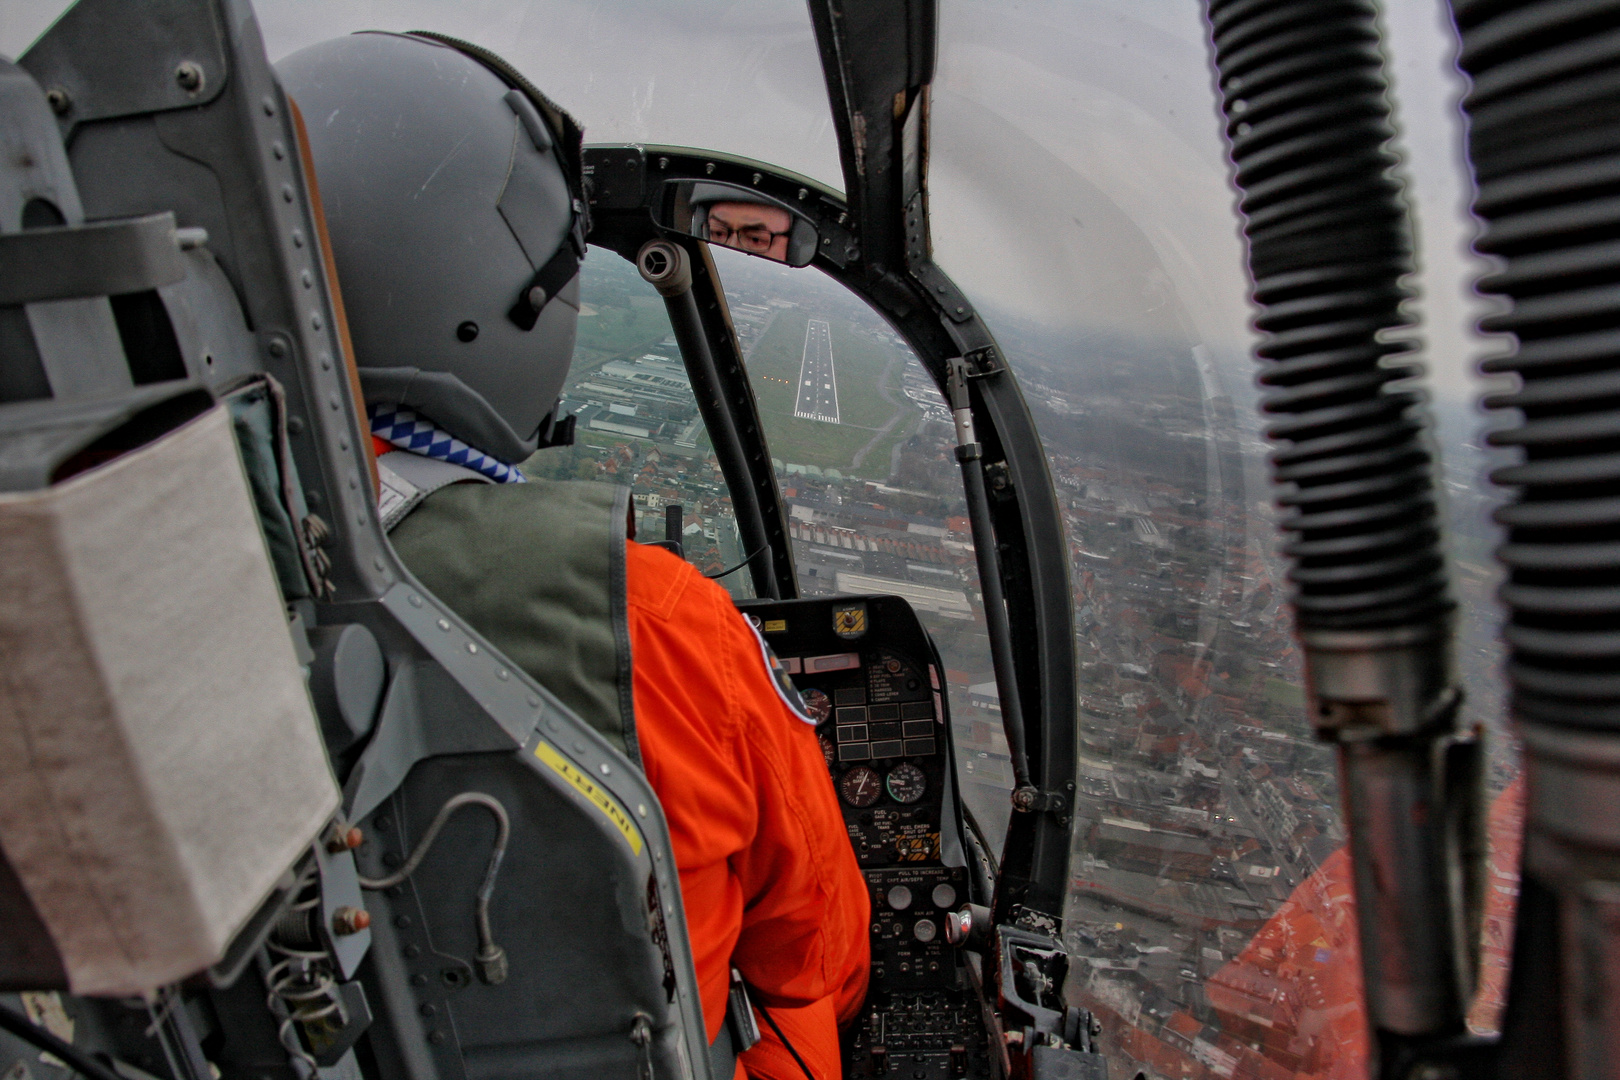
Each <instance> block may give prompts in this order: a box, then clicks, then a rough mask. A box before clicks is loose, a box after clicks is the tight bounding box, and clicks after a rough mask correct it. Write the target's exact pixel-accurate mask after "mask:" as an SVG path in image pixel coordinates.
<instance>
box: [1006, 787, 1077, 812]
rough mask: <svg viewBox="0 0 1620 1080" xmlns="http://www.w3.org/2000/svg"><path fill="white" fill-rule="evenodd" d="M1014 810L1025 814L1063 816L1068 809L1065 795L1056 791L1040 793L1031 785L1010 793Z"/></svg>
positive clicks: (1067, 799)
mask: <svg viewBox="0 0 1620 1080" xmlns="http://www.w3.org/2000/svg"><path fill="white" fill-rule="evenodd" d="M1012 805H1013V809H1014V810H1020V811H1023V812H1024V813H1026V814H1060V815H1061V814H1065V813H1067V812H1068V809H1069V798H1068V796H1067V795H1064V794H1061V793H1059V792H1056V791H1042V790H1041V789H1040V788H1038V787H1035V786H1034V785H1033V784H1031V785H1029V786H1028V787H1021V788H1019V789H1017V790H1016V791H1014V792H1013V793H1012Z"/></svg>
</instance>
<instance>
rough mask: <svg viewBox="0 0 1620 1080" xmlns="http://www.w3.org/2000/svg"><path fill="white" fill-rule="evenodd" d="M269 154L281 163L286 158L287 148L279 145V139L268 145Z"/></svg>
mask: <svg viewBox="0 0 1620 1080" xmlns="http://www.w3.org/2000/svg"><path fill="white" fill-rule="evenodd" d="M270 153H271V154H273V155H275V159H276V160H277V161H281V160H283V159H284V158H286V156H287V148H286V147H285V146H282V145H281V140H280V139H277V140H276V141H275V142H273V143H271V144H270Z"/></svg>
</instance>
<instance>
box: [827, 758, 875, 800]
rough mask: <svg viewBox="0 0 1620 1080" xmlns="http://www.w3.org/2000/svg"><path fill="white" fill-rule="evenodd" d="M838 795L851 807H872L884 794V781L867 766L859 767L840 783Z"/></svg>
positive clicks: (847, 774)
mask: <svg viewBox="0 0 1620 1080" xmlns="http://www.w3.org/2000/svg"><path fill="white" fill-rule="evenodd" d="M838 793H839V794H840V795H842V796H843V797H844V801H845V802H847V803H849V805H851V806H871V805H872V804H873V803H875V802H877V801H878V796H880V795H882V794H883V780H882V778H880V777H879V776H878V774H877V773H876V772H875V771H874V770H872V769H870V768H868V767H867V766H865V765H857V766H855V767H854V768H853V769H851V770H849V772H847V773H845V774H844V778H843V779H842V780H840V781H838Z"/></svg>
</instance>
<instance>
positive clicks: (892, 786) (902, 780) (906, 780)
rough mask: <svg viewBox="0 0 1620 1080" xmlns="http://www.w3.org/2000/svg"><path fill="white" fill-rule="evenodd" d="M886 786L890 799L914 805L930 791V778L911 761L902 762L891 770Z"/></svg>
mask: <svg viewBox="0 0 1620 1080" xmlns="http://www.w3.org/2000/svg"><path fill="white" fill-rule="evenodd" d="M885 786H886V787H887V788H888V789H889V797H890V798H891V799H893V800H894V801H895V802H897V803H914V802H916V801H917V800H918V799H920V798H922V797H923V792H925V791H927V790H928V777H926V776H924V775H923V771H922V770H921V769H919V768H917V766H915V765H913V764H912V763H911V762H909V761H902V762H901V763H900V764H898V765H896V766H895V767H894V768H893V769H890V770H889V779H888V781H887V782H886V784H885Z"/></svg>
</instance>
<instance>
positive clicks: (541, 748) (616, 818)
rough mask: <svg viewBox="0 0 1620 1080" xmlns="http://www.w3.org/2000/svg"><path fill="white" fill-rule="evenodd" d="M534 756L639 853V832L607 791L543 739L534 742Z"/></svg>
mask: <svg viewBox="0 0 1620 1080" xmlns="http://www.w3.org/2000/svg"><path fill="white" fill-rule="evenodd" d="M534 756H535V757H537V758H539V759H540V760H541V761H543V762H545V763H546V764H547V765H549V766H551V768H552V769H553V770H554V771H555V772H556V773H557V775H559V776H561V777H562V778H563V779H564V780H567V781H568V782H569V783H570V784H573V785H574V788H575V789H576V790H577V791H578V792H579V793H580V794H581V795H583V796H585V797H586V798H587V799H589V800H590V801H591V804H592V805H594V806H595V807H596V808H597V809H598V810H600V811H602V813H604V814H606V815H607V819H608V820H609V821H611V822H613V827H614V828H616V829H618V830H619V831H620V832H622V833H624V838H625V839H626V840H628V841H629V842H630V850H631V851H633V852H635V853H636V854H637V855H640V854H641V832H640V831H639V830H638V829H637V828H636V826H635V823H634V822H632V821H631V820H630V815H629V814H627V813H625V812H624V809H623V808H622V807H620V806H619V804H618V803H616V802H614V801H613V800H612V799H611V798H609V797H608V793H607V792H605V791H603V790H602V789H601V788H599V787H597V786H596V784H594V783H593V782H592V781H591V778H590V777H589V776H586V775H585V774H584V773H583V772H581V771H580V769H579V766H578V765H575V764H574V763H573V762H572V761H569V760H568V759H567V758H565V757H563V756H562V755H561V754H559V753H557V748H556V747H554V746H552V745H551V744H550V743H548V742H546V741H545V740H544V739H541V740H540V741H539V742H538V743H536V744H535V747H534Z"/></svg>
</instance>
